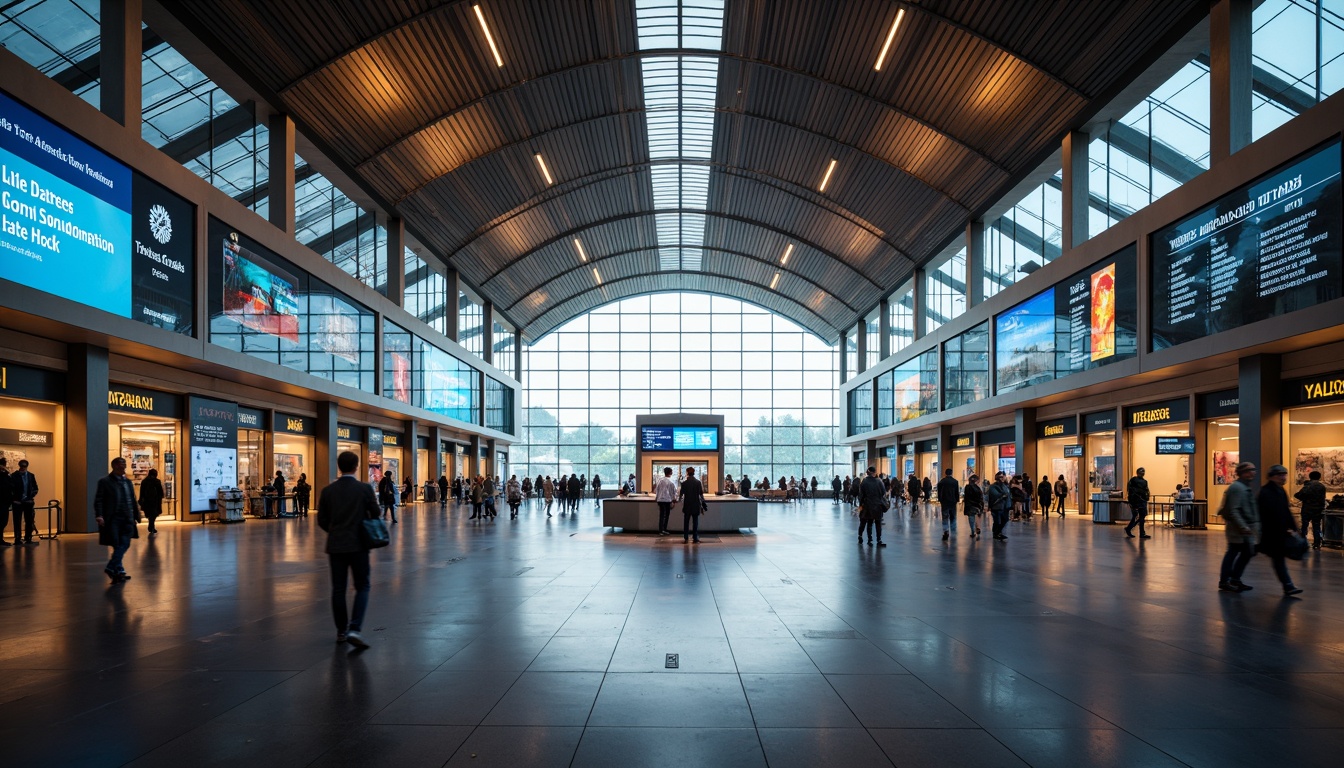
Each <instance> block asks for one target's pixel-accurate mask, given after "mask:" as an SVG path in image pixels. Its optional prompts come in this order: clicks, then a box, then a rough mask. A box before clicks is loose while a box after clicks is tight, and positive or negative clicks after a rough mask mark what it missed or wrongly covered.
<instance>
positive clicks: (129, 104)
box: [98, 0, 143, 474]
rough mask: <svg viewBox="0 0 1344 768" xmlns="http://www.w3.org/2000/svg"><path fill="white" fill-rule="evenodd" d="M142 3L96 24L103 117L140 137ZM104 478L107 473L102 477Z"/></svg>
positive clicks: (118, 2)
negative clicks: (97, 27) (97, 25)
mask: <svg viewBox="0 0 1344 768" xmlns="http://www.w3.org/2000/svg"><path fill="white" fill-rule="evenodd" d="M142 16H143V13H142V4H141V0H103V4H102V13H101V21H100V24H99V30H100V31H99V40H98V45H99V52H98V61H99V65H100V66H99V97H98V104H99V107H100V109H101V110H102V113H103V114H105V115H107V116H108V117H110V118H112V119H113V120H116V121H117V122H118V123H121V124H122V125H124V126H126V127H127V128H130V129H132V130H133V131H134V132H135V134H136V135H137V136H138V135H139V134H140V100H141V93H140V80H141V75H140V58H141V55H142V52H141V47H142V44H141V40H142V39H143V36H142V35H141V33H140V20H141V17H142ZM104 474H106V473H104Z"/></svg>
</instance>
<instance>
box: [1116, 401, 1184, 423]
mask: <svg viewBox="0 0 1344 768" xmlns="http://www.w3.org/2000/svg"><path fill="white" fill-rule="evenodd" d="M1189 420H1190V400H1189V399H1187V398H1184V397H1182V398H1178V399H1176V400H1167V401H1166V402H1161V403H1149V404H1147V405H1135V406H1130V407H1129V408H1126V409H1125V426H1127V427H1129V428H1130V429H1134V428H1135V427H1146V426H1149V425H1152V424H1171V423H1173V422H1178V421H1189Z"/></svg>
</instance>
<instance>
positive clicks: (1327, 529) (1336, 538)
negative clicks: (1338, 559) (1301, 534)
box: [1321, 510, 1344, 549]
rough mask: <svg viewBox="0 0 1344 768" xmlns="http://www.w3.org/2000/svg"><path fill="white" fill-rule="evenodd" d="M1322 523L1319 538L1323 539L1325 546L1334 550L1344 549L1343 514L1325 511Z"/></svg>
mask: <svg viewBox="0 0 1344 768" xmlns="http://www.w3.org/2000/svg"><path fill="white" fill-rule="evenodd" d="M1322 523H1323V524H1322V526H1321V537H1322V538H1323V539H1325V544H1326V546H1329V547H1334V548H1336V549H1338V548H1340V547H1344V512H1338V511H1335V510H1326V512H1325V520H1323V521H1322Z"/></svg>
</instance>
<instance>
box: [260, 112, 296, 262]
mask: <svg viewBox="0 0 1344 768" xmlns="http://www.w3.org/2000/svg"><path fill="white" fill-rule="evenodd" d="M268 122H269V128H270V146H269V148H268V150H267V155H268V158H267V159H268V160H269V165H270V170H269V173H270V177H271V180H270V183H269V184H267V186H266V190H267V195H268V197H269V200H268V201H267V215H268V216H269V217H270V220H271V223H272V224H274V225H275V226H277V227H279V228H280V229H281V230H283V231H284V232H286V233H288V234H291V235H292V234H294V233H295V228H294V121H293V120H291V119H289V115H279V114H276V115H271V118H270V120H269V121H268Z"/></svg>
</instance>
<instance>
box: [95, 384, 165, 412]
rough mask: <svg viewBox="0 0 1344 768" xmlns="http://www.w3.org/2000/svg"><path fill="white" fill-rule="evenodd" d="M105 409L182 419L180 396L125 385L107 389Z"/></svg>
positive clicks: (116, 385) (115, 385)
mask: <svg viewBox="0 0 1344 768" xmlns="http://www.w3.org/2000/svg"><path fill="white" fill-rule="evenodd" d="M107 408H108V410H110V411H124V412H126V413H141V414H145V415H148V416H162V417H164V418H167V419H180V418H182V398H181V396H179V395H173V394H169V393H167V392H156V391H155V390H152V389H141V388H139V387H130V386H126V385H125V384H113V385H111V386H110V387H108V390H107Z"/></svg>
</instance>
